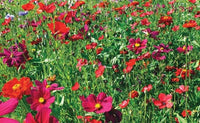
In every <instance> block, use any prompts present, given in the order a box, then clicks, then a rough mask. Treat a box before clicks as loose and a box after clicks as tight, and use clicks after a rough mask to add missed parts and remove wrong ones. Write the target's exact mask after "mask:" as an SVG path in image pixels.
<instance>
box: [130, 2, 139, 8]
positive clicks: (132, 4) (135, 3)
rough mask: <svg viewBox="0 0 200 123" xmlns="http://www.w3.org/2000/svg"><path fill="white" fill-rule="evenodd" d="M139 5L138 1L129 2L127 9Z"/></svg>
mask: <svg viewBox="0 0 200 123" xmlns="http://www.w3.org/2000/svg"><path fill="white" fill-rule="evenodd" d="M139 4H140V3H139V2H138V1H133V2H131V3H129V4H128V7H130V6H137V5H139Z"/></svg>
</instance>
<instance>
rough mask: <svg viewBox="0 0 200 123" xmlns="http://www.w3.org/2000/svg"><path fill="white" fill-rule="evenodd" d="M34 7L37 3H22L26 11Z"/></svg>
mask: <svg viewBox="0 0 200 123" xmlns="http://www.w3.org/2000/svg"><path fill="white" fill-rule="evenodd" d="M34 7H35V5H34V4H33V3H32V2H29V3H27V4H24V5H22V9H23V10H24V11H30V10H32V9H34Z"/></svg>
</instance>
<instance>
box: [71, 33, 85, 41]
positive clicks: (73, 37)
mask: <svg viewBox="0 0 200 123" xmlns="http://www.w3.org/2000/svg"><path fill="white" fill-rule="evenodd" d="M80 39H81V40H83V36H82V35H81V34H75V35H72V36H71V37H69V40H71V41H77V40H80Z"/></svg>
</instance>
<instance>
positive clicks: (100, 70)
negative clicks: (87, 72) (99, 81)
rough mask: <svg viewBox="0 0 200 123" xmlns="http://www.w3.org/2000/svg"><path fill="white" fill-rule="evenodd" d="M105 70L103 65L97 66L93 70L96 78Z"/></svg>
mask: <svg viewBox="0 0 200 123" xmlns="http://www.w3.org/2000/svg"><path fill="white" fill-rule="evenodd" d="M104 70H105V66H103V65H100V66H99V68H98V69H97V70H96V71H95V74H96V78H98V77H100V76H101V75H103V73H104Z"/></svg>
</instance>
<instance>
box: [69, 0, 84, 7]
mask: <svg viewBox="0 0 200 123" xmlns="http://www.w3.org/2000/svg"><path fill="white" fill-rule="evenodd" d="M83 4H85V2H84V1H77V2H76V3H75V4H74V5H73V6H71V9H77V8H78V7H79V6H81V5H83Z"/></svg>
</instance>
